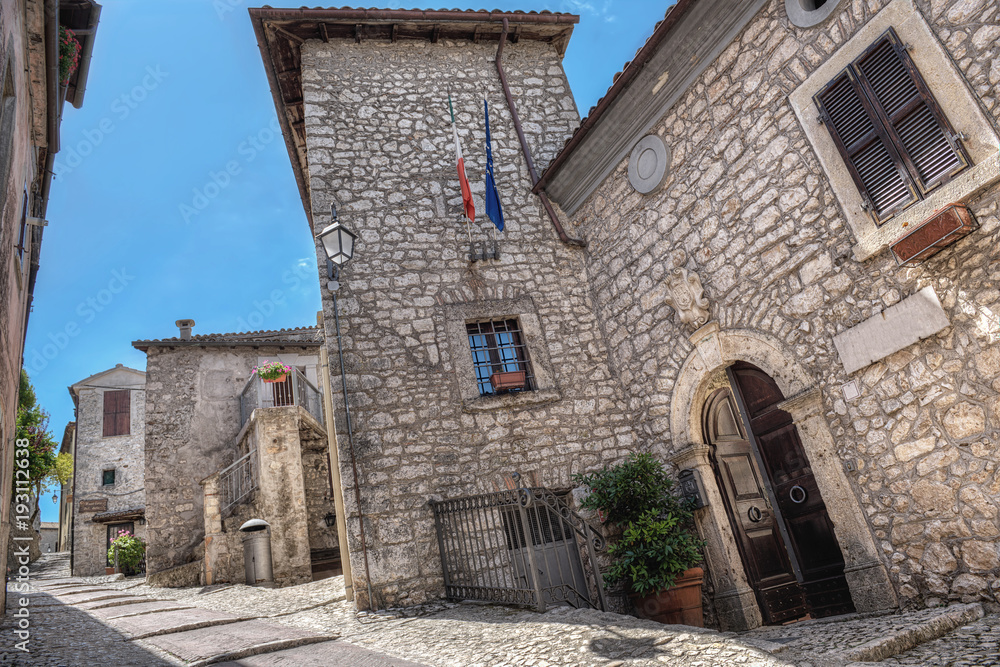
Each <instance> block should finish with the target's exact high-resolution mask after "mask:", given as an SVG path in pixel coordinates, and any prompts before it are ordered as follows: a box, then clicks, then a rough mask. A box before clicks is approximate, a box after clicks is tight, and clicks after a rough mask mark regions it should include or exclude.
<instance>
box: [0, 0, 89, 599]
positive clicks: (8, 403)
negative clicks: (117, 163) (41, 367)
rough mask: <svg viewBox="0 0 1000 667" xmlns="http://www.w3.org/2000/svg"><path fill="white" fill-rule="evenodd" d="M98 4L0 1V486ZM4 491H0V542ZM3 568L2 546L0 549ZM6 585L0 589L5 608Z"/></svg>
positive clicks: (6, 528)
mask: <svg viewBox="0 0 1000 667" xmlns="http://www.w3.org/2000/svg"><path fill="white" fill-rule="evenodd" d="M100 10H101V7H100V5H98V4H97V3H95V2H93V1H92V0H59V1H58V2H44V1H43V0H2V2H0V250H2V255H0V256H2V257H5V258H6V259H4V260H3V263H2V266H0V471H2V472H0V488H3V489H10V488H11V487H12V483H13V473H12V471H13V470H14V439H15V424H16V415H17V396H18V385H19V382H20V377H21V367H22V365H23V356H24V339H25V335H26V332H27V328H28V315H29V313H30V312H31V302H32V295H33V292H34V287H35V280H36V277H37V275H38V267H39V264H38V258H39V250H40V247H41V242H42V230H43V227H44V225H45V224H46V222H45V220H44V218H45V214H46V208H47V205H48V198H49V192H50V189H51V184H52V173H53V171H52V166H53V164H54V160H55V155H56V153H57V152H58V151H59V127H60V120H61V118H62V114H63V106H64V104H65V102H69V103H70V104H72V105H73V106H75V107H77V108H79V107H80V106H81V105H82V104H83V97H84V91H85V89H86V83H87V76H88V74H89V70H90V54H91V52H92V50H93V44H94V39H95V38H96V29H97V20H98V17H99V15H100ZM60 26H65V27H67V28H71V29H76V30H80V31H81V34H80V36H79V40H80V42H81V46H82V52H81V59H80V66H79V68H78V69H77V70H76V72H74V73H73V74H72V75H71V76H70V78H69V81H68V82H66V83H65V84H64V85H60V81H59V63H58V58H59V55H58V50H59V27H60ZM10 500H11V494H9V493H2V494H0V543H2V544H3V545H5V546H6V545H7V543H8V538H9V537H10V527H11V524H10V521H11V503H10ZM0 554H2V555H0V571H6V570H5V567H6V565H7V561H6V559H7V555H6V554H7V549H6V548H4V549H0ZM5 600H6V591H5V590H4V591H0V609H5V608H6V607H5V606H4V601H5Z"/></svg>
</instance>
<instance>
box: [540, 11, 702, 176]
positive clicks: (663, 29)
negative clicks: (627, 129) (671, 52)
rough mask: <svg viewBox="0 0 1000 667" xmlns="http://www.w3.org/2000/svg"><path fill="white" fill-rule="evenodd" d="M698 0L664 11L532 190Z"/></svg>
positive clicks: (570, 150) (563, 158) (558, 164)
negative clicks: (660, 18)
mask: <svg viewBox="0 0 1000 667" xmlns="http://www.w3.org/2000/svg"><path fill="white" fill-rule="evenodd" d="M697 1H698V0H677V2H676V4H674V5H672V6H671V7H670V8H669V9H667V13H666V14H665V15H664V17H663V19H662V20H661V21H660V22H659V23H657V24H656V27H655V28H654V29H653V34H652V35H650V36H649V39H647V40H646V43H645V44H643V45H642V47H640V48H639V50H638V51H636V52H635V56H634V57H633V58H632V60H630V61H629V62H627V63H625V65H624V67H622V70H621V71H620V72H618V73H617V74H615V75H614V77H612V79H611V87H610V88H608V91H607V92H606V93H604V95H603V96H602V97H601V98H600V99H599V100H597V104H595V105H594V106H593V107H591V108H590V111H589V112H588V113H587V115H586V116H585V117H584V118H583V120H581V121H580V125H579V126H578V127H577V128H576V130H575V131H574V132H573V134H572V136H570V138H569V139H567V140H566V143H565V145H563V148H562V150H560V151H559V153H558V154H557V155H556V156H555V157H554V158H552V161H551V162H549V165H548V167H546V168H545V171H543V172H542V175H541V178H539V179H538V183H536V184H535V186H534V187H533V188H532V192H534V193H536V194H537V193H538V192H541V191H542V190H544V189H545V186H546V185H547V184H548V183H549V181H551V180H552V177H553V176H555V174H556V173H557V172H558V171H559V168H560V167H561V166H562V164H563V163H564V162H565V161H566V159H567V158H569V156H570V155H571V154H572V153H573V149H575V148H576V147H577V146H578V145H579V144H580V142H582V141H583V139H584V137H586V136H587V134H588V133H589V132H590V130H591V129H592V128H593V127H594V126H595V125H597V123H598V121H600V120H601V118H602V117H603V116H604V114H605V112H606V111H607V110H608V109H609V108H610V107H611V105H612V103H613V102H614V101H615V100H616V99H617V98H618V96H619V95H620V94H621V93H622V92H623V91H624V90H625V89H627V88H628V87H629V84H631V82H632V80H633V79H634V78H635V77H636V75H638V74H639V72H640V71H642V68H643V67H644V66H645V65H646V63H647V62H649V59H650V58H652V57H653V55H654V54H655V53H656V51H657V49H658V48H659V46H660V44H661V43H662V42H663V40H664V39H665V38H666V36H667V35H668V34H670V32H671V30H673V28H674V26H676V25H677V23H678V21H680V19H681V18H682V17H683V16H684V14H685V13H687V11H688V10H689V9H691V7H693V6H694V4H695V3H696V2H697Z"/></svg>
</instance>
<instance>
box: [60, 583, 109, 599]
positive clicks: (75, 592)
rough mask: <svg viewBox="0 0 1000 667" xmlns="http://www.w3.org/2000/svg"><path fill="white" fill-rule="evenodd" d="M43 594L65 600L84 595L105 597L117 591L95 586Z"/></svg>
mask: <svg viewBox="0 0 1000 667" xmlns="http://www.w3.org/2000/svg"><path fill="white" fill-rule="evenodd" d="M44 592H46V593H49V594H50V595H55V596H56V597H57V598H60V599H65V598H68V597H72V596H74V595H86V594H88V593H101V594H104V595H107V594H108V593H109V592H110V593H118V591H114V590H110V589H107V588H98V587H96V586H85V587H82V588H81V587H77V588H65V589H60V590H57V591H44Z"/></svg>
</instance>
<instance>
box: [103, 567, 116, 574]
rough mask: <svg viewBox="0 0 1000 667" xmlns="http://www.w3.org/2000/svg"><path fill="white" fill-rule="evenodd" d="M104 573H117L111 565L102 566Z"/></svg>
mask: <svg viewBox="0 0 1000 667" xmlns="http://www.w3.org/2000/svg"><path fill="white" fill-rule="evenodd" d="M104 574H118V572H116V571H115V568H113V567H106V568H104Z"/></svg>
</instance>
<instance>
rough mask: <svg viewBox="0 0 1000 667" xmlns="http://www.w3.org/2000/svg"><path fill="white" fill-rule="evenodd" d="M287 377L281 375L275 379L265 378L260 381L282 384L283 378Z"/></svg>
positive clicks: (284, 374)
mask: <svg viewBox="0 0 1000 667" xmlns="http://www.w3.org/2000/svg"><path fill="white" fill-rule="evenodd" d="M287 377H288V373H282V374H281V375H279V376H278V377H276V378H274V379H271V380H268V379H267V378H261V380H264V382H284V381H285V378H287Z"/></svg>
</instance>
